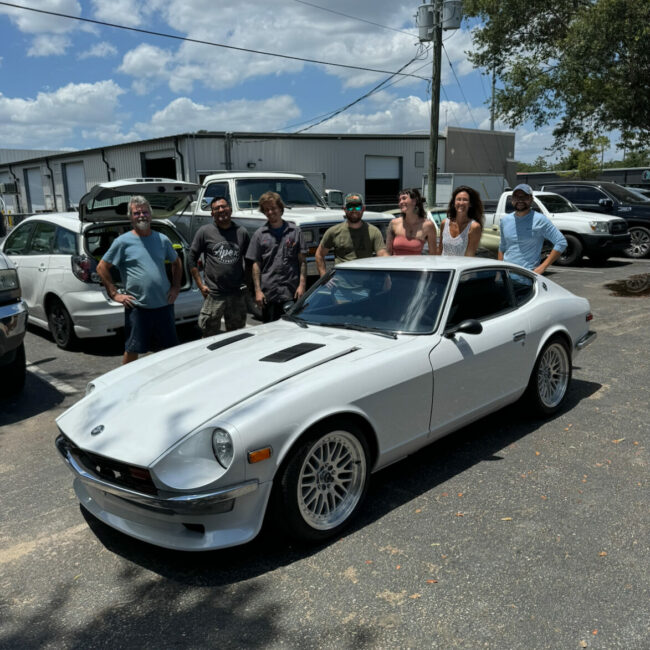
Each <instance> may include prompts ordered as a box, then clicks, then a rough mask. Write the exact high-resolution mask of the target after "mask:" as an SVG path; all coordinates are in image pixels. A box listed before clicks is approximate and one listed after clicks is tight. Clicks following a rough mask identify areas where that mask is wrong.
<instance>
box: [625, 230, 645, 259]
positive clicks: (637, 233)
mask: <svg viewBox="0 0 650 650" xmlns="http://www.w3.org/2000/svg"><path fill="white" fill-rule="evenodd" d="M649 252H650V230H648V229H646V228H642V227H641V226H632V228H630V245H629V246H628V247H627V248H626V249H625V254H626V255H627V256H628V257H633V258H635V259H639V258H641V257H646V256H647V255H648V253H649Z"/></svg>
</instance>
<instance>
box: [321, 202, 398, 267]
mask: <svg viewBox="0 0 650 650" xmlns="http://www.w3.org/2000/svg"><path fill="white" fill-rule="evenodd" d="M344 205H345V208H344V210H345V221H343V222H342V223H339V224H337V225H336V226H332V227H331V228H328V229H327V231H326V232H325V234H324V235H323V239H321V242H320V244H319V245H318V248H317V249H316V256H315V257H316V266H317V267H318V272H319V273H320V275H321V276H323V275H325V273H327V266H326V264H325V256H326V255H327V254H328V253H329V252H330V251H332V252H333V253H334V264H340V263H341V262H349V261H351V260H356V259H361V258H363V257H372V255H373V254H375V255H377V256H379V257H382V256H384V255H388V252H387V251H386V244H384V238H383V237H382V236H381V231H380V230H379V228H377V227H376V226H373V225H372V224H369V223H366V222H365V221H362V217H363V213H364V210H365V205H364V203H363V195H361V194H359V193H358V192H353V193H352V194H348V195H347V196H346V197H345V202H344Z"/></svg>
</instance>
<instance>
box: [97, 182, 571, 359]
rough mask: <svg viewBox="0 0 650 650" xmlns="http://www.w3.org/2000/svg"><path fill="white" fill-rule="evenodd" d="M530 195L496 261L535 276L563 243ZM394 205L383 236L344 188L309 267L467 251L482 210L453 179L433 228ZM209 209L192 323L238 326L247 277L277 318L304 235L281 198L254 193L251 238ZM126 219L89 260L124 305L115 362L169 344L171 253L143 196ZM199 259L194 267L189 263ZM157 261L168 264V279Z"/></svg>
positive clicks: (302, 259)
mask: <svg viewBox="0 0 650 650" xmlns="http://www.w3.org/2000/svg"><path fill="white" fill-rule="evenodd" d="M532 201H533V191H532V189H531V187H530V186H529V185H527V184H525V183H522V184H520V185H517V187H515V189H514V191H513V194H512V202H513V206H514V212H513V213H512V214H508V215H505V216H504V217H503V218H502V219H501V224H500V225H501V242H500V245H499V252H498V258H499V259H500V260H505V261H507V262H513V263H516V264H520V265H521V266H524V267H526V268H528V269H531V270H534V271H535V272H536V273H539V274H541V273H544V271H545V270H546V268H547V267H548V266H549V265H550V264H552V263H553V262H554V261H555V260H556V259H558V258H559V257H560V255H561V253H562V251H563V250H564V249H565V248H566V245H567V243H566V240H565V238H564V236H563V235H562V234H561V233H560V232H559V230H557V228H556V227H555V226H554V225H553V224H552V223H551V222H550V221H549V220H548V219H547V218H546V217H545V216H544V215H543V214H540V213H538V212H536V211H535V210H533V209H532ZM399 208H400V211H401V215H400V216H398V217H396V218H395V219H393V220H392V221H391V222H390V224H389V226H388V231H387V237H386V243H384V239H383V236H382V234H381V231H380V230H379V229H378V228H377V227H376V226H373V225H372V224H369V223H367V222H365V221H363V219H362V217H363V214H364V211H365V204H364V199H363V196H362V195H361V194H359V193H351V194H348V195H347V196H346V197H345V201H344V212H345V220H344V221H342V222H341V223H339V224H337V225H335V226H332V227H331V228H329V229H328V230H327V231H326V232H325V234H324V235H323V238H322V240H321V242H320V244H319V246H318V248H317V250H316V254H315V259H316V266H317V268H318V272H319V274H320V275H321V276H323V275H325V273H326V272H327V265H326V261H325V259H326V256H327V255H329V254H330V253H332V254H333V255H334V263H335V264H339V263H341V262H346V261H350V260H354V259H359V258H364V257H371V256H373V255H376V256H378V257H381V256H384V255H421V254H423V252H424V247H425V245H426V246H427V247H428V253H429V254H430V255H456V256H473V255H476V251H477V250H478V247H479V241H480V239H481V232H482V230H483V223H484V216H483V202H482V201H481V197H480V195H479V193H478V192H477V191H476V190H475V189H473V188H471V187H467V186H461V187H457V188H456V189H455V190H454V191H453V193H452V196H451V199H450V201H449V205H448V208H447V218H446V219H444V220H443V222H442V224H441V226H440V234H439V235H438V232H437V229H436V226H435V224H434V223H433V222H432V221H431V220H430V219H428V218H427V213H426V210H425V207H424V200H423V198H422V196H421V194H420V192H419V190H417V189H408V190H402V191H401V192H400V193H399ZM210 209H211V213H212V218H213V222H212V223H210V224H206V225H204V226H202V227H201V228H200V229H199V230H198V231H197V233H196V235H195V237H194V239H193V241H192V245H191V247H190V254H189V267H190V271H191V274H192V277H193V278H194V281H195V282H196V285H197V286H198V288H199V290H200V291H201V293H202V294H203V297H204V302H203V306H202V308H201V312H200V314H199V320H198V323H199V327H200V328H201V331H202V333H203V336H211V335H213V334H217V333H218V332H219V331H220V330H221V320H222V319H223V320H224V322H225V328H226V330H228V331H230V330H235V329H239V328H241V327H244V326H245V324H246V312H247V309H246V286H247V284H249V283H250V280H251V279H252V285H253V287H254V291H255V302H256V304H257V306H258V307H259V308H260V309H261V311H262V320H263V321H264V322H270V321H273V320H276V319H278V318H279V317H280V316H281V315H282V313H283V311H284V305H285V304H286V303H287V302H288V301H291V300H297V299H299V298H300V297H301V296H302V295H303V294H304V292H305V290H306V287H307V247H306V245H305V239H304V236H303V234H302V232H301V230H300V228H299V227H298V226H297V225H296V224H294V223H293V222H291V221H286V220H285V219H283V214H284V203H283V201H282V198H281V197H280V195H279V194H277V193H276V192H266V193H264V194H262V196H261V197H260V198H259V210H260V212H262V213H263V214H264V215H265V216H266V218H267V221H266V223H265V224H264V225H263V226H262V227H260V228H259V229H258V230H257V231H255V233H254V234H253V236H252V237H250V236H249V234H248V232H247V231H246V229H245V228H243V227H241V226H238V225H237V224H235V223H234V222H233V221H232V209H231V207H230V204H229V202H228V200H227V199H226V198H224V197H217V198H214V199H213V200H212V202H211V204H210ZM129 217H130V219H131V225H132V229H131V230H130V231H129V232H127V233H124V234H123V235H121V236H120V237H118V238H117V239H115V241H114V242H113V244H112V245H111V247H110V248H109V249H108V251H107V252H106V254H105V255H104V256H103V258H102V260H101V261H100V262H99V264H98V266H97V273H98V274H99V276H100V278H101V280H102V282H103V284H104V287H105V288H106V291H107V293H108V295H109V297H110V298H111V299H112V300H114V301H116V302H118V303H121V304H123V305H124V307H125V310H124V311H125V319H124V324H125V339H126V342H125V352H124V357H123V363H128V362H130V361H134V360H135V359H137V358H138V355H139V354H141V353H144V352H147V351H149V350H151V349H154V350H155V349H163V348H166V347H171V346H173V345H175V344H176V343H177V339H176V329H175V323H174V308H173V303H174V301H175V300H176V298H177V296H178V294H179V291H180V285H181V279H182V265H181V261H180V258H179V257H178V255H177V253H176V251H175V250H174V248H173V246H172V244H171V242H170V241H169V239H168V238H167V237H165V235H163V234H161V233H159V232H156V231H154V230H152V228H151V206H150V205H149V203H148V201H147V200H146V199H145V198H144V197H142V196H134V197H132V198H131V200H130V203H129ZM545 240H548V241H550V242H551V243H552V245H553V250H552V251H551V253H550V254H549V255H548V256H547V257H546V258H545V259H544V260H543V261H541V259H540V258H541V250H542V245H543V243H544V241H545ZM201 258H203V273H201V272H200V271H199V268H198V265H199V261H200V259H201ZM166 263H170V264H171V277H172V281H171V283H170V282H169V280H168V279H167V273H166V270H165V264H166ZM114 265H115V266H117V268H118V269H119V271H120V275H121V277H122V279H123V281H124V285H125V287H124V291H123V292H120V291H118V290H117V288H116V286H115V284H114V283H113V280H112V278H111V272H110V270H111V267H112V266H114ZM249 273H250V276H251V277H249V276H248V274H249Z"/></svg>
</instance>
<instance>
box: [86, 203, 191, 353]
mask: <svg viewBox="0 0 650 650" xmlns="http://www.w3.org/2000/svg"><path fill="white" fill-rule="evenodd" d="M129 217H130V218H131V226H132V230H129V231H128V232H125V233H124V234H123V235H120V236H119V237H118V238H117V239H115V241H114V242H113V243H112V244H111V246H110V248H109V249H108V250H107V251H106V253H105V254H104V257H103V258H102V259H101V260H100V262H99V264H98V265H97V274H98V275H99V277H100V278H101V280H102V283H103V284H104V287H105V288H106V291H107V293H108V295H109V297H110V298H111V300H113V301H115V302H118V303H121V304H122V305H124V338H125V343H124V357H123V358H122V363H129V362H131V361H135V360H136V359H137V358H138V356H139V355H140V354H141V353H144V352H149V351H151V350H164V349H165V348H170V347H172V346H174V345H176V344H177V343H178V339H177V338H176V323H175V320H174V301H175V300H176V298H177V297H178V294H179V291H180V286H181V277H182V274H183V269H182V265H181V260H180V258H179V257H178V255H177V253H176V251H175V250H174V247H173V246H172V243H171V241H169V239H168V238H167V237H166V236H165V235H163V234H162V233H160V232H157V231H155V230H152V228H151V205H150V204H149V201H147V199H146V198H145V197H144V196H132V197H131V200H130V201H129ZM165 262H170V264H171V273H172V283H171V285H170V283H169V280H168V279H167V271H166V270H165ZM113 266H116V267H117V269H118V270H119V272H120V278H121V279H122V283H123V285H124V290H123V292H122V293H120V292H118V291H117V288H116V287H115V284H114V283H113V279H112V278H111V267H113Z"/></svg>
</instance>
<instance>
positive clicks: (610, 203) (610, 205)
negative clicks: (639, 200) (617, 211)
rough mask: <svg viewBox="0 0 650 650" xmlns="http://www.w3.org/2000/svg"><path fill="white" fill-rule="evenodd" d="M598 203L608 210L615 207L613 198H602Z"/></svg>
mask: <svg viewBox="0 0 650 650" xmlns="http://www.w3.org/2000/svg"><path fill="white" fill-rule="evenodd" d="M598 205H599V206H600V207H601V208H605V209H606V210H611V209H612V208H613V207H614V201H612V200H611V199H600V200H599V201H598Z"/></svg>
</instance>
